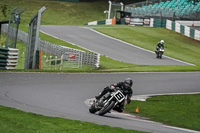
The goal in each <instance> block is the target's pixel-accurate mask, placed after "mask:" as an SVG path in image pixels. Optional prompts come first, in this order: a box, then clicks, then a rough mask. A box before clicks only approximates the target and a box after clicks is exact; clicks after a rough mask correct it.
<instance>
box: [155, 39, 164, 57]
mask: <svg viewBox="0 0 200 133" xmlns="http://www.w3.org/2000/svg"><path fill="white" fill-rule="evenodd" d="M160 48H162V49H164V48H165V47H164V40H161V41H160V42H158V44H157V45H156V51H155V53H156V54H158V50H159V49H160Z"/></svg>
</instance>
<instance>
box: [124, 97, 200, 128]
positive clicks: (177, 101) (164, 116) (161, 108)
mask: <svg viewBox="0 0 200 133" xmlns="http://www.w3.org/2000/svg"><path fill="white" fill-rule="evenodd" d="M199 101H200V94H194V95H166V96H154V97H151V98H148V99H147V101H145V102H142V101H132V102H131V104H129V105H127V106H126V108H125V111H126V112H129V113H131V114H135V115H139V116H143V117H147V118H149V119H150V120H152V121H157V122H161V123H164V124H167V125H172V126H176V127H182V128H187V129H192V130H197V131H200V126H199V123H200V112H199V110H200V104H199ZM137 106H138V108H139V113H136V107H137Z"/></svg>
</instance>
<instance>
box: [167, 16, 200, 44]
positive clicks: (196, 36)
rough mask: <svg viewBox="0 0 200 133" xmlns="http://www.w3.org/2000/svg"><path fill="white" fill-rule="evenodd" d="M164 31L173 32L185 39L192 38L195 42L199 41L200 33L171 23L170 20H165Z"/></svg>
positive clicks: (176, 23) (177, 23)
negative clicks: (185, 37) (183, 36)
mask: <svg viewBox="0 0 200 133" xmlns="http://www.w3.org/2000/svg"><path fill="white" fill-rule="evenodd" d="M166 29H169V30H174V31H176V32H178V33H181V34H183V35H185V36H187V37H190V38H193V39H195V40H198V41H200V31H199V30H194V29H192V28H190V27H188V26H184V25H181V24H180V23H179V22H173V21H171V20H167V23H166Z"/></svg>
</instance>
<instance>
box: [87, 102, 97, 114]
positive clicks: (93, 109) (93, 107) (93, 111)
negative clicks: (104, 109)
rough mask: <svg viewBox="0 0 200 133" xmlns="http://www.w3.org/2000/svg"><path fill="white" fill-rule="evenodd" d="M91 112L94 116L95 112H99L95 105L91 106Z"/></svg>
mask: <svg viewBox="0 0 200 133" xmlns="http://www.w3.org/2000/svg"><path fill="white" fill-rule="evenodd" d="M89 112H90V113H92V114H94V113H95V112H97V110H96V108H95V105H94V103H93V104H92V105H91V106H90V108H89Z"/></svg>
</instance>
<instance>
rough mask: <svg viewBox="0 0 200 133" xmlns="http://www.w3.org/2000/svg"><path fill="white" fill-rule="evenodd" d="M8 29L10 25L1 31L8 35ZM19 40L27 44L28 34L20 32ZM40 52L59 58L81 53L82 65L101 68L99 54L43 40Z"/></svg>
mask: <svg viewBox="0 0 200 133" xmlns="http://www.w3.org/2000/svg"><path fill="white" fill-rule="evenodd" d="M7 28H8V25H7V24H3V25H2V29H1V30H2V32H4V33H7ZM17 39H18V40H20V41H22V42H24V43H26V44H27V41H28V34H27V33H25V32H23V31H20V30H19V31H18V36H17ZM38 50H41V51H43V52H45V53H48V54H51V55H54V56H58V57H61V56H62V55H64V54H65V53H66V52H70V53H75V54H77V53H80V55H81V58H82V64H84V65H90V66H94V67H97V68H98V67H99V64H100V55H99V54H97V53H88V52H84V51H81V50H77V49H72V48H69V47H65V46H60V45H56V44H52V43H50V42H47V41H44V40H41V39H39V45H38Z"/></svg>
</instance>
